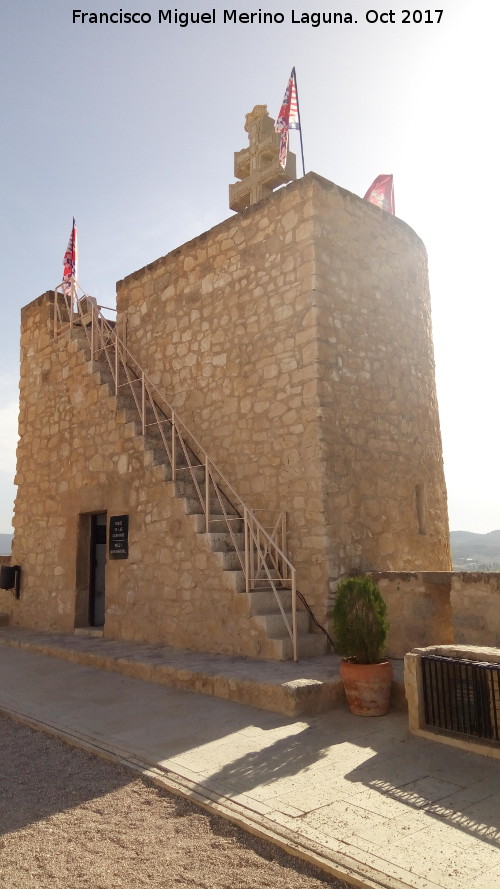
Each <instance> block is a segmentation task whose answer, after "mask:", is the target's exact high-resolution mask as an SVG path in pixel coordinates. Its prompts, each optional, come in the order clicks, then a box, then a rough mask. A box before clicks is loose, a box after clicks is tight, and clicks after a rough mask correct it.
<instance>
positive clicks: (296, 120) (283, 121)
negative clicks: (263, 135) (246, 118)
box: [274, 68, 300, 169]
mask: <svg viewBox="0 0 500 889" xmlns="http://www.w3.org/2000/svg"><path fill="white" fill-rule="evenodd" d="M274 129H275V130H276V132H277V133H281V142H280V155H279V157H280V164H281V166H282V167H283V169H285V167H286V156H287V153H288V133H289V131H290V130H300V117H299V106H298V102H297V82H296V80H295V68H292V73H291V74H290V80H289V81H288V85H287V88H286V90H285V95H284V97H283V104H282V106H281V108H280V112H279V114H278V117H277V120H276V123H275V126H274Z"/></svg>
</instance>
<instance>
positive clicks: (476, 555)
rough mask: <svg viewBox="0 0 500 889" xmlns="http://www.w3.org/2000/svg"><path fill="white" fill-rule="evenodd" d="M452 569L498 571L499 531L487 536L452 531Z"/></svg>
mask: <svg viewBox="0 0 500 889" xmlns="http://www.w3.org/2000/svg"><path fill="white" fill-rule="evenodd" d="M450 544H451V554H452V559H453V567H454V568H456V569H458V570H460V571H464V570H468V571H500V530H497V531H490V532H489V534H474V533H473V532H472V531H452V532H451V534H450Z"/></svg>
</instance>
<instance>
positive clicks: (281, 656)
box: [262, 633, 327, 661]
mask: <svg viewBox="0 0 500 889" xmlns="http://www.w3.org/2000/svg"><path fill="white" fill-rule="evenodd" d="M326 647H327V646H326V636H323V634H322V633H321V635H320V634H319V633H307V634H306V635H301V636H299V637H298V638H297V652H298V657H299V660H302V659H304V658H305V659H307V658H317V657H323V656H324V655H325V652H326ZM262 656H263V657H268V658H272V659H276V660H279V661H289V660H292V659H293V645H292V640H291V639H290V637H289V636H286V638H285V637H283V638H280V639H267V641H266V642H265V644H264V648H263V651H262Z"/></svg>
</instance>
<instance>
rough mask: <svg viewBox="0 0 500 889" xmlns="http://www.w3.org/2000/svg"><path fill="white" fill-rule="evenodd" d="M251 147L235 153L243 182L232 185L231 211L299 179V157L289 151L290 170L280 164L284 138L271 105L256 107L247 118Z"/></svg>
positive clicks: (288, 166)
mask: <svg viewBox="0 0 500 889" xmlns="http://www.w3.org/2000/svg"><path fill="white" fill-rule="evenodd" d="M245 130H246V132H247V133H248V140H249V142H250V145H249V147H248V148H244V149H243V150H242V151H235V152H234V175H235V176H236V178H237V179H241V182H235V183H234V185H230V186H229V206H230V208H231V210H236V211H239V210H244V209H245V207H250V206H251V205H252V204H256V203H257V202H258V201H261V200H262V199H263V198H266V197H268V195H270V194H272V192H273V189H275V188H277V186H278V185H284V184H285V183H286V182H290V180H291V179H296V178H297V177H296V171H295V170H296V167H295V155H294V154H293V152H291V151H289V152H288V155H287V162H286V167H285V169H283V168H282V167H281V165H280V162H279V146H280V138H281V137H280V135H279V133H275V131H274V120H273V119H272V117H270V116H269V114H268V111H267V105H256V106H255V108H254V109H253V111H251V112H250V113H249V114H247V115H246V117H245Z"/></svg>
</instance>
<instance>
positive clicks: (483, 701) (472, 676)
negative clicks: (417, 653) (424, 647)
mask: <svg viewBox="0 0 500 889" xmlns="http://www.w3.org/2000/svg"><path fill="white" fill-rule="evenodd" d="M422 685H423V695H424V713H425V722H426V724H427V725H428V726H430V727H433V728H437V729H440V730H441V731H443V732H450V733H453V734H455V735H466V736H467V737H469V738H477V739H481V740H485V741H493V742H498V741H500V664H489V663H485V662H482V661H470V660H465V659H461V658H451V657H442V656H440V655H422Z"/></svg>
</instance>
